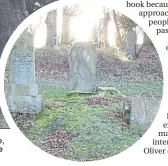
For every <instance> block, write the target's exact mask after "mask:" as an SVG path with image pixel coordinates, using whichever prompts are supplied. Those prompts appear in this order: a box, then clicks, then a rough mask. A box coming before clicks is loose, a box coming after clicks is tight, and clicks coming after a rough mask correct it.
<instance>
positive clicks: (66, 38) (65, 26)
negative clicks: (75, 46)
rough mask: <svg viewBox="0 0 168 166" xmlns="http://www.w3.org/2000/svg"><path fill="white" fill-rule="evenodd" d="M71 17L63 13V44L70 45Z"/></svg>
mask: <svg viewBox="0 0 168 166" xmlns="http://www.w3.org/2000/svg"><path fill="white" fill-rule="evenodd" d="M69 24H70V15H68V14H65V13H63V24H62V36H61V44H68V43H69Z"/></svg>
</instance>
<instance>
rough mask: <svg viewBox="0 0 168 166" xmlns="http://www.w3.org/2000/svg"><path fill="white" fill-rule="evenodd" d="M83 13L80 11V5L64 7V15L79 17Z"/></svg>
mask: <svg viewBox="0 0 168 166" xmlns="http://www.w3.org/2000/svg"><path fill="white" fill-rule="evenodd" d="M81 13H82V10H81V9H80V7H79V5H78V4H76V5H73V6H65V7H64V14H65V15H68V16H77V15H79V14H81Z"/></svg>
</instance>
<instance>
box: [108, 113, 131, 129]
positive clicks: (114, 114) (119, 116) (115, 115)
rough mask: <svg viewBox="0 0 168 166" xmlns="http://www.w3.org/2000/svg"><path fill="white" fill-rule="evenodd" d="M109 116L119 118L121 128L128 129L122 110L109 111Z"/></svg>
mask: <svg viewBox="0 0 168 166" xmlns="http://www.w3.org/2000/svg"><path fill="white" fill-rule="evenodd" d="M109 117H110V118H117V119H120V120H121V126H122V130H125V129H128V127H129V126H128V124H127V122H126V119H125V117H124V115H123V113H122V112H114V113H109Z"/></svg>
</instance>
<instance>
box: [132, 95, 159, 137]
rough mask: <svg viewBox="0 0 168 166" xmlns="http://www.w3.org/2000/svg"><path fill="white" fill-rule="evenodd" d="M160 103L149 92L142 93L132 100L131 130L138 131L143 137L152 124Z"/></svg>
mask: <svg viewBox="0 0 168 166" xmlns="http://www.w3.org/2000/svg"><path fill="white" fill-rule="evenodd" d="M158 109H159V103H158V101H157V100H156V99H154V98H153V96H152V94H151V93H149V92H141V94H140V95H138V96H136V97H135V98H133V99H132V104H131V115H130V116H131V117H130V128H131V129H136V130H137V131H138V132H139V133H140V134H141V135H142V134H144V133H145V132H146V131H147V130H148V128H149V127H150V125H151V124H152V122H153V120H154V118H155V116H156V114H157V111H158Z"/></svg>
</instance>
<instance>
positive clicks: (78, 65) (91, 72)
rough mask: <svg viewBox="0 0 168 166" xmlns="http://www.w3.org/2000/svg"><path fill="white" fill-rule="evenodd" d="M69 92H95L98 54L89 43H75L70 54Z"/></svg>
mask: <svg viewBox="0 0 168 166" xmlns="http://www.w3.org/2000/svg"><path fill="white" fill-rule="evenodd" d="M68 58H69V68H70V69H69V70H70V71H69V79H70V80H69V81H70V83H69V91H70V92H72V93H74V92H77V93H92V92H93V91H94V90H95V81H96V63H97V53H96V51H95V50H94V49H93V48H92V46H91V45H90V44H89V43H87V42H79V43H75V44H74V45H73V47H72V48H71V50H70V52H69V57H68Z"/></svg>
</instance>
